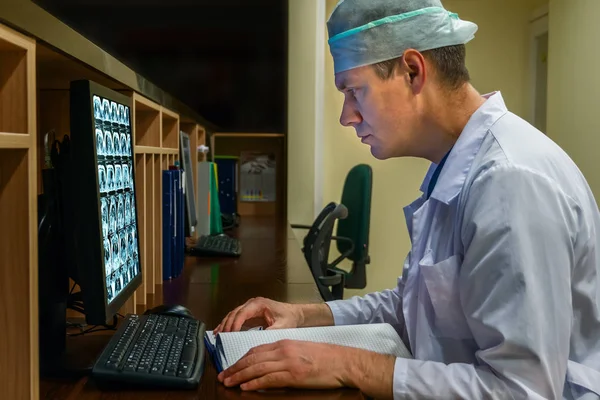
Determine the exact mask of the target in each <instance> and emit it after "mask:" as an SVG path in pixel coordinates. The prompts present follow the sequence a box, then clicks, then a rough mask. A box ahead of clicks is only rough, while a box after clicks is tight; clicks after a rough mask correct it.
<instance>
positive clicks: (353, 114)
mask: <svg viewBox="0 0 600 400" xmlns="http://www.w3.org/2000/svg"><path fill="white" fill-rule="evenodd" d="M361 122H362V116H361V115H360V113H359V112H358V110H357V109H356V107H353V106H352V105H350V104H348V101H344V106H343V107H342V115H340V124H342V125H343V126H356V125H358V124H360V123H361Z"/></svg>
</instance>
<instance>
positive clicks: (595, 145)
mask: <svg viewBox="0 0 600 400" xmlns="http://www.w3.org/2000/svg"><path fill="white" fill-rule="evenodd" d="M598 15H600V1H598V0H577V1H573V0H550V24H549V46H548V47H549V50H548V53H549V57H548V118H547V129H548V136H550V137H551V138H552V139H554V140H555V141H556V142H557V143H558V144H559V145H560V146H561V147H562V148H563V149H565V151H566V152H567V153H569V155H570V156H571V157H572V158H573V159H574V161H575V162H576V163H577V165H578V166H579V168H580V169H581V170H582V171H583V173H584V175H585V177H586V178H587V180H588V182H589V184H590V186H591V187H592V190H593V191H594V194H595V196H596V199H599V198H600V171H599V168H598V153H599V149H600V119H598V100H597V98H598V89H600V74H599V73H598V71H599V69H600V68H599V66H600V53H599V52H598V51H597V48H598V37H600V25H599V24H598ZM555 16H556V17H555Z"/></svg>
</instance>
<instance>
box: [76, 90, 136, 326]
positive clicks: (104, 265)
mask: <svg viewBox="0 0 600 400" xmlns="http://www.w3.org/2000/svg"><path fill="white" fill-rule="evenodd" d="M70 96H71V118H70V119H71V153H72V167H71V168H72V175H71V182H72V193H71V197H72V200H73V233H74V240H75V249H76V262H75V264H76V270H77V274H76V275H77V277H78V282H77V283H78V284H79V286H80V287H81V296H82V298H83V305H84V310H85V316H86V322H87V323H88V324H95V325H100V324H105V323H106V322H107V321H109V320H111V319H112V318H113V316H114V315H116V313H117V312H118V311H119V309H120V308H121V307H122V306H123V305H124V303H125V302H126V301H127V299H129V297H130V296H131V295H133V293H134V291H135V290H136V289H137V288H138V287H139V286H140V284H141V283H142V269H141V268H140V248H139V241H138V238H139V231H138V218H137V213H136V210H137V202H136V193H135V162H134V154H133V141H132V140H133V139H132V126H131V124H132V118H131V117H132V114H131V110H132V107H131V106H132V100H131V98H129V97H127V96H125V95H123V94H121V93H118V92H115V91H113V90H110V89H108V88H106V87H103V86H101V85H99V84H96V83H94V82H91V81H88V80H84V81H74V82H72V83H71V94H70Z"/></svg>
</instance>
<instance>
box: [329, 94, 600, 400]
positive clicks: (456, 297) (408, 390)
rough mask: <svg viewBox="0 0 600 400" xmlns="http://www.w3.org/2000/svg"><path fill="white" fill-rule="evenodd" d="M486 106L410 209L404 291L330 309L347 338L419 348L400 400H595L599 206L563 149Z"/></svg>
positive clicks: (398, 387) (599, 371)
mask: <svg viewBox="0 0 600 400" xmlns="http://www.w3.org/2000/svg"><path fill="white" fill-rule="evenodd" d="M486 98H487V100H486V102H485V103H484V104H483V105H482V106H481V107H480V108H479V110H477V111H476V112H475V114H474V115H473V116H472V117H471V118H470V120H469V122H468V124H467V126H466V127H465V129H464V131H463V133H462V134H461V136H460V137H459V139H458V141H457V143H456V144H455V146H454V148H453V149H452V151H451V152H450V154H449V156H448V159H447V161H446V164H445V166H444V167H443V169H442V172H441V174H440V176H439V179H438V182H437V184H436V186H435V189H434V190H433V192H432V194H431V197H430V198H429V199H427V198H426V196H425V195H423V196H422V197H421V198H419V199H418V200H416V201H415V202H414V203H412V204H411V205H409V206H408V207H406V208H405V210H404V211H405V217H406V222H407V226H408V231H409V234H410V238H411V242H412V250H411V252H410V253H409V255H408V257H407V259H406V261H405V263H404V269H403V272H402V276H401V277H400V278H399V279H398V285H397V287H396V288H394V289H393V290H384V291H382V292H379V293H373V294H369V295H366V296H364V297H353V298H351V299H348V300H341V301H333V302H329V303H327V304H328V305H329V306H330V308H331V310H332V312H333V316H334V320H335V324H336V325H342V324H355V323H374V322H389V323H391V324H392V325H394V326H395V327H396V329H397V330H398V332H399V333H400V334H401V335H402V337H403V339H404V340H405V342H407V343H409V344H410V348H411V351H412V352H413V355H414V357H415V360H406V359H400V358H399V359H397V360H396V363H395V367H394V380H393V390H394V398H395V399H405V398H410V399H413V398H414V399H417V398H418V399H422V398H436V399H441V398H452V399H455V398H469V399H506V398H509V399H510V398H514V399H542V398H546V399H560V398H564V399H586V400H587V399H592V398H594V399H597V398H599V396H600V310H599V308H600V236H599V235H598V233H597V232H598V231H600V214H599V212H598V207H597V205H596V202H595V200H594V197H593V195H592V192H591V190H590V188H589V187H588V185H587V183H586V181H585V179H584V177H583V176H582V174H581V172H580V171H579V170H578V168H577V167H576V165H575V164H574V163H573V162H572V161H571V159H570V158H569V157H568V156H567V155H566V154H565V153H564V152H563V151H562V150H561V149H560V148H559V147H558V146H557V145H556V144H555V143H553V142H552V141H551V140H550V139H548V138H547V137H546V136H545V135H544V134H542V133H541V132H539V131H538V130H536V129H535V128H533V127H532V126H531V125H529V124H528V123H527V122H525V121H523V120H522V119H520V118H519V117H517V116H516V115H514V114H512V113H510V112H508V111H507V109H506V106H505V105H504V101H503V99H502V96H501V94H500V93H498V92H497V93H492V94H490V95H487V96H486ZM573 134H576V132H574V133H573ZM435 167H436V165H432V166H431V169H430V170H429V172H428V174H427V177H426V178H425V181H424V182H423V186H422V188H421V189H422V190H424V189H426V188H427V187H428V184H429V179H430V177H431V176H432V173H433V171H434V169H435Z"/></svg>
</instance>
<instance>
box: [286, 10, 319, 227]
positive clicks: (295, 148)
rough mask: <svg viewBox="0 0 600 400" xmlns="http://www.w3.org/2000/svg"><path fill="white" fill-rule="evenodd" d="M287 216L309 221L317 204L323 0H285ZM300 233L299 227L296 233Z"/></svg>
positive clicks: (291, 219)
mask: <svg viewBox="0 0 600 400" xmlns="http://www.w3.org/2000/svg"><path fill="white" fill-rule="evenodd" d="M288 4H289V20H288V22H289V39H288V51H289V56H288V60H289V67H288V137H287V140H288V220H289V221H290V222H292V223H302V224H310V223H311V222H312V221H313V219H314V216H315V203H317V206H318V207H320V203H322V188H323V184H322V174H321V173H320V172H318V173H315V172H316V171H319V170H320V169H321V168H322V166H321V160H322V155H321V153H320V152H321V149H322V148H321V147H320V145H319V146H317V142H318V143H320V142H321V141H322V139H321V135H322V126H323V123H322V109H323V106H322V102H323V83H322V78H323V74H322V71H323V57H324V51H323V48H324V43H323V40H324V35H325V27H324V26H323V21H324V18H325V16H324V13H325V4H324V0H308V1H298V0H289V2H288ZM305 233H306V232H299V234H300V235H303V234H305Z"/></svg>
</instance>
